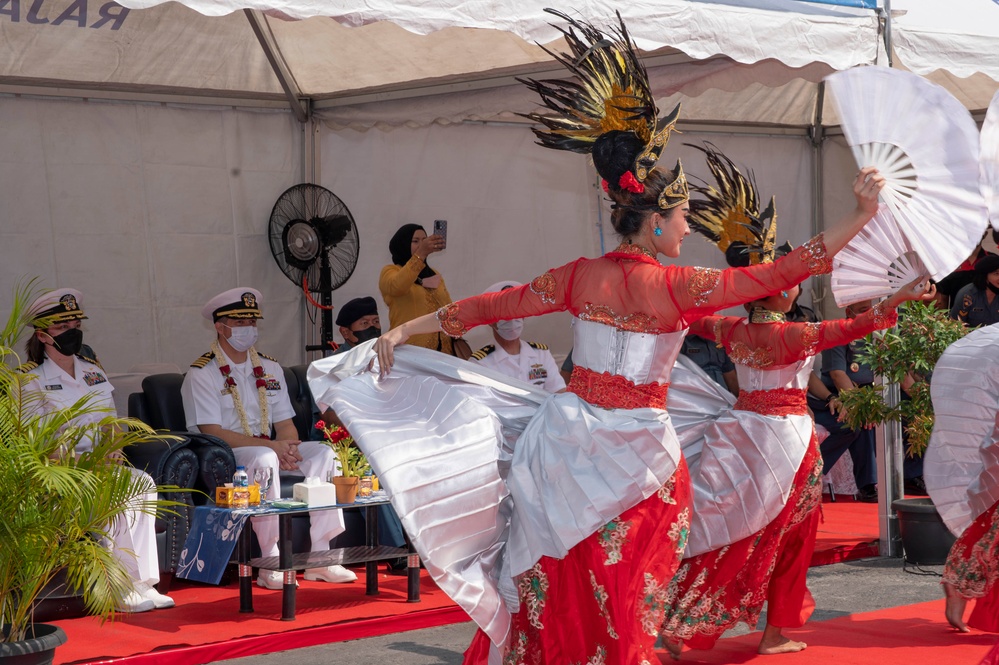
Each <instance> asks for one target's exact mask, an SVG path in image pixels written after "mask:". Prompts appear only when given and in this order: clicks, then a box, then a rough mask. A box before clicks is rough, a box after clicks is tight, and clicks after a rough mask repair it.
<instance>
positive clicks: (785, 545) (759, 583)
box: [663, 400, 822, 649]
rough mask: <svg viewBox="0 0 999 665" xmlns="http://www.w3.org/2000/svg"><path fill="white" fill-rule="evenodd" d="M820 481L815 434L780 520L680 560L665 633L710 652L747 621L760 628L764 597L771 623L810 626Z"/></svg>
mask: <svg viewBox="0 0 999 665" xmlns="http://www.w3.org/2000/svg"><path fill="white" fill-rule="evenodd" d="M781 401H782V400H781ZM821 478H822V456H821V455H820V454H819V445H818V440H817V439H816V438H815V434H814V432H813V433H812V440H811V442H810V443H809V447H808V452H807V453H805V458H804V460H802V463H801V466H800V467H799V468H798V473H797V475H796V476H795V479H794V489H793V490H792V492H791V495H790V497H789V498H788V501H787V504H786V505H785V506H784V509H783V510H782V511H781V513H780V514H779V515H778V516H777V518H776V519H774V520H773V521H772V522H771V523H770V524H768V525H767V526H766V527H764V528H763V529H761V530H760V531H758V532H757V533H755V534H753V535H752V536H749V537H747V538H744V539H742V540H740V541H738V542H735V543H732V544H731V545H728V546H726V547H723V548H721V549H718V550H714V551H712V552H707V553H705V554H701V555H698V556H696V557H692V558H690V559H685V560H684V561H683V563H682V564H681V565H680V569H679V570H678V571H677V574H676V575H675V576H674V578H673V581H672V582H671V583H670V585H669V587H668V593H667V598H668V602H669V606H668V607H667V611H666V620H665V622H664V624H663V633H664V634H665V635H666V636H668V637H669V638H670V639H672V640H683V641H684V642H685V643H686V644H687V645H688V646H690V647H692V648H695V649H710V648H711V647H712V646H713V645H714V643H715V641H717V639H718V638H719V637H720V636H721V634H722V633H724V632H725V631H726V630H728V629H729V628H731V627H733V626H734V625H735V624H736V623H738V622H740V621H742V622H745V623H747V624H749V625H750V626H751V627H754V628H755V626H756V624H757V622H758V620H759V617H760V612H761V611H762V609H763V603H764V601H768V602H769V607H768V609H767V621H768V622H769V623H771V624H773V625H775V626H780V627H783V628H793V627H798V626H801V625H803V624H804V623H805V621H806V620H807V619H808V617H809V616H811V613H812V609H814V607H815V603H814V601H812V597H811V594H810V593H809V592H808V587H807V586H806V584H805V576H806V574H807V571H808V564H809V563H810V561H811V557H812V552H813V551H814V549H815V536H816V532H817V530H818V520H819V511H818V510H816V508H817V507H818V505H819V503H820V501H821V499H822V484H821Z"/></svg>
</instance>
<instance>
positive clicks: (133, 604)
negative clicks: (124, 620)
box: [115, 589, 156, 614]
mask: <svg viewBox="0 0 999 665" xmlns="http://www.w3.org/2000/svg"><path fill="white" fill-rule="evenodd" d="M115 609H116V610H118V611H119V612H127V613H129V614H138V613H139V612H148V611H149V610H155V609H156V604H155V603H153V601H151V600H148V599H146V598H143V597H142V596H140V595H139V594H138V593H137V592H136V591H135V590H134V589H133V590H132V591H129V592H128V593H127V594H126V595H125V597H124V598H122V599H121V600H119V601H118V604H117V605H116V606H115Z"/></svg>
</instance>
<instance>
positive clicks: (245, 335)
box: [229, 326, 257, 351]
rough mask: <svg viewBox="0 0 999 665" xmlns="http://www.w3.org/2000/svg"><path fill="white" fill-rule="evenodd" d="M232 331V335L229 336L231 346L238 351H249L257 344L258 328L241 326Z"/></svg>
mask: <svg viewBox="0 0 999 665" xmlns="http://www.w3.org/2000/svg"><path fill="white" fill-rule="evenodd" d="M230 330H231V331H232V334H230V335H229V345H230V346H232V348H234V349H236V350H237V351H247V350H249V348H250V347H251V346H253V345H254V344H256V343H257V327H256V326H239V327H238V328H230Z"/></svg>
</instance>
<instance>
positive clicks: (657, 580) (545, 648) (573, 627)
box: [464, 460, 690, 665]
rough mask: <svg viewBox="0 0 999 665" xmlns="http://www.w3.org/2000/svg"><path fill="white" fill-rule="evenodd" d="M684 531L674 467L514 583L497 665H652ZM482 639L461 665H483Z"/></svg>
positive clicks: (682, 491) (684, 501)
mask: <svg viewBox="0 0 999 665" xmlns="http://www.w3.org/2000/svg"><path fill="white" fill-rule="evenodd" d="M689 530H690V477H689V475H688V473H687V465H686V463H684V462H683V460H681V461H680V464H679V466H678V467H677V469H676V472H675V473H674V474H673V477H672V478H670V480H669V482H667V483H666V484H665V485H663V487H662V488H661V489H660V490H659V491H658V492H657V493H656V494H654V495H653V496H651V497H649V498H648V499H645V500H644V501H642V502H641V503H639V504H638V505H636V506H634V507H632V508H629V509H628V510H626V511H624V512H623V513H621V515H620V516H619V517H618V518H617V519H614V520H612V521H611V522H609V523H607V524H606V525H605V526H604V527H603V528H602V529H600V530H599V531H597V532H596V533H594V534H593V535H591V536H590V537H588V538H586V539H585V540H583V541H582V542H580V543H579V544H578V545H576V546H575V547H573V548H572V549H571V550H569V553H568V554H567V555H566V556H565V558H563V559H552V558H549V557H543V558H542V559H541V560H540V561H539V562H538V563H537V564H535V566H534V567H533V568H532V569H531V570H529V571H527V572H526V573H524V574H523V575H522V576H521V577H520V579H519V584H518V588H519V596H520V611H519V612H517V613H516V614H514V616H513V624H512V627H511V629H510V639H509V641H508V642H507V645H506V648H505V650H504V654H503V663H504V665H522V664H523V665H528V664H530V665H542V664H544V665H567V664H569V663H601V664H602V665H603V664H607V665H612V664H613V665H637V664H638V663H642V662H646V661H647V662H649V663H655V662H658V661H657V659H656V656H655V654H654V647H655V642H656V637H657V636H658V633H659V627H660V626H661V625H662V621H663V613H664V611H665V608H666V586H665V583H664V580H668V579H670V578H672V577H673V573H674V572H676V569H677V566H678V565H679V564H680V558H681V556H682V555H683V549H684V546H685V544H686V541H687V534H688V533H689ZM488 653H489V638H487V637H486V635H485V633H483V632H482V631H479V632H478V633H477V634H476V636H475V638H474V639H473V640H472V644H471V646H470V647H469V648H468V651H466V652H465V660H464V662H465V663H466V664H470V663H478V664H483V665H484V664H485V663H486V659H487V656H488Z"/></svg>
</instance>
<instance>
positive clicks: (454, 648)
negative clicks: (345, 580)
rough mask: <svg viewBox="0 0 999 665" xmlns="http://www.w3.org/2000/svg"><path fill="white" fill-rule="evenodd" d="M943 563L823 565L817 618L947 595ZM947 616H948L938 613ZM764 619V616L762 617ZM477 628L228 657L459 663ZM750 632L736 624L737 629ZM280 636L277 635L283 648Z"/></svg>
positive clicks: (259, 662)
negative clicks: (918, 566) (943, 586)
mask: <svg viewBox="0 0 999 665" xmlns="http://www.w3.org/2000/svg"><path fill="white" fill-rule="evenodd" d="M942 569H943V567H942V566H930V567H925V568H922V569H915V568H913V567H911V566H909V567H908V570H904V569H903V564H902V560H901V559H868V560H865V561H854V562H849V563H842V564H836V565H832V566H819V567H817V568H812V569H811V570H810V571H809V578H808V580H809V582H808V586H809V588H810V589H811V591H812V594H813V595H814V596H815V600H816V605H817V609H816V611H815V614H813V615H812V621H823V620H826V619H834V618H837V617H841V616H846V615H848V614H854V613H857V612H868V611H871V610H879V609H883V608H886V607H896V606H899V605H909V604H911V603H921V602H924V601H928V600H934V599H937V598H940V597H942V595H943V593H942V591H941V589H940V572H941V571H942ZM939 619H940V621H943V617H942V616H941V617H939ZM761 621H762V619H761ZM474 632H475V629H474V626H473V625H472V624H471V623H462V624H456V625H453V626H443V627H441V628H428V629H425V630H414V631H410V632H407V633H396V634H394V635H386V636H383V637H372V638H368V639H363V640H354V641H351V642H337V643H335V644H324V645H321V646H317V647H310V648H307V649H297V650H294V651H284V652H275V653H271V654H265V655H262V656H251V657H248V658H236V659H233V660H227V661H223V662H225V663H231V664H233V665H236V664H238V665H288V663H295V664H296V665H312V664H315V665H330V664H331V663H350V665H389V664H391V665H458V664H459V663H461V654H462V652H463V651H464V650H465V647H467V646H468V643H469V641H470V640H471V638H472V634H473V633H474ZM746 632H748V629H747V628H744V627H743V628H740V629H736V630H733V631H732V632H731V634H732V635H738V634H743V633H746ZM280 639H281V638H280V636H275V637H274V640H275V642H276V645H275V646H276V648H280V647H279V646H278V645H279V643H280Z"/></svg>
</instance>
